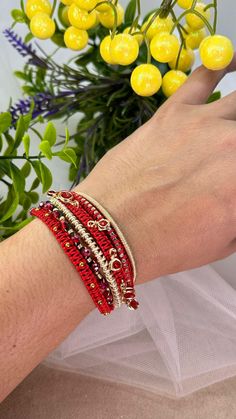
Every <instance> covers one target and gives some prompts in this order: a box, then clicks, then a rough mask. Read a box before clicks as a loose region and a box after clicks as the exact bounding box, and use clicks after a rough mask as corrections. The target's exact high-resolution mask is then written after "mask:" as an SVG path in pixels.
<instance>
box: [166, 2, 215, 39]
mask: <svg viewBox="0 0 236 419" xmlns="http://www.w3.org/2000/svg"><path fill="white" fill-rule="evenodd" d="M195 4H196V1H195V0H194V2H193V5H192V7H191V8H190V9H187V10H185V11H184V12H183V13H182V14H181V15H180V16H179V17H178V19H177V20H176V21H175V23H174V25H173V28H172V29H171V33H173V32H174V30H175V28H176V27H177V26H178V24H179V22H180V21H181V20H182V19H183V17H184V16H186V15H188V14H189V13H193V14H195V15H196V16H198V17H199V18H200V19H201V20H202V21H203V22H204V24H205V25H206V27H207V29H208V31H209V32H210V34H211V35H214V30H213V28H212V26H211V25H210V23H209V22H208V20H207V19H206V18H205V17H204V16H202V15H201V13H199V12H198V11H197V10H195V9H194V7H195Z"/></svg>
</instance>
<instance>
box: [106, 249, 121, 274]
mask: <svg viewBox="0 0 236 419" xmlns="http://www.w3.org/2000/svg"><path fill="white" fill-rule="evenodd" d="M110 255H111V260H110V262H109V269H110V271H113V272H117V271H120V270H121V267H122V263H121V261H120V259H118V257H117V251H116V249H114V248H112V249H110Z"/></svg>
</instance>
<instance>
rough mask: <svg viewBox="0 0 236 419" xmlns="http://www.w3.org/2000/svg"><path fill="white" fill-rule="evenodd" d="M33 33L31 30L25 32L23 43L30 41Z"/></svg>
mask: <svg viewBox="0 0 236 419" xmlns="http://www.w3.org/2000/svg"><path fill="white" fill-rule="evenodd" d="M33 37H34V35H32V33H31V32H29V33H27V35H26V36H25V39H24V43H25V44H27V43H28V42H30V41H31V40H32V39H33Z"/></svg>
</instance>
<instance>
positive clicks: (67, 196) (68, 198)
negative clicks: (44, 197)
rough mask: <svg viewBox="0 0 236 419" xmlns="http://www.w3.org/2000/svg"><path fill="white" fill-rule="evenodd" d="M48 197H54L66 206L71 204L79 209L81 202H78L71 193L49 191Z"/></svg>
mask: <svg viewBox="0 0 236 419" xmlns="http://www.w3.org/2000/svg"><path fill="white" fill-rule="evenodd" d="M47 194H48V196H52V197H54V198H57V199H59V200H60V201H61V202H64V203H65V204H71V205H73V206H74V207H79V202H78V201H76V199H75V197H74V195H73V193H72V192H70V191H59V192H56V191H53V190H51V191H48V193H47Z"/></svg>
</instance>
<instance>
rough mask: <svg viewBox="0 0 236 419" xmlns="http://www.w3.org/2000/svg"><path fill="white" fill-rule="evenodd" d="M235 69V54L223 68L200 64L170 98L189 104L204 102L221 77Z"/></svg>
mask: <svg viewBox="0 0 236 419" xmlns="http://www.w3.org/2000/svg"><path fill="white" fill-rule="evenodd" d="M235 70H236V54H234V58H233V60H232V62H231V64H230V65H229V66H228V67H227V68H226V69H224V70H220V71H212V70H208V69H207V68H206V67H204V66H200V67H198V68H197V69H196V70H194V71H193V73H192V74H191V75H190V76H189V78H188V80H187V81H186V82H185V83H184V84H183V86H181V87H180V89H179V90H178V91H177V92H176V93H175V94H174V95H173V96H172V97H171V99H170V100H172V101H174V102H180V103H185V104H189V105H200V104H204V103H206V101H207V99H208V98H209V96H210V95H211V93H212V92H213V91H214V89H215V88H216V86H217V84H218V83H219V82H220V81H221V79H222V78H223V77H224V76H225V75H226V74H227V73H229V72H232V71H235Z"/></svg>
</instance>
